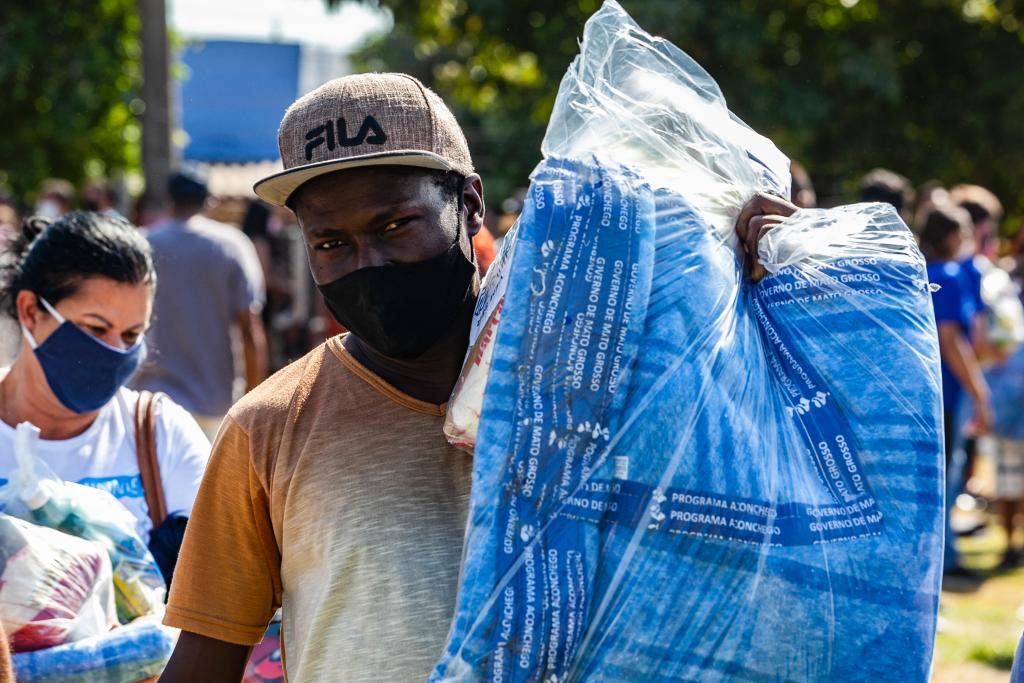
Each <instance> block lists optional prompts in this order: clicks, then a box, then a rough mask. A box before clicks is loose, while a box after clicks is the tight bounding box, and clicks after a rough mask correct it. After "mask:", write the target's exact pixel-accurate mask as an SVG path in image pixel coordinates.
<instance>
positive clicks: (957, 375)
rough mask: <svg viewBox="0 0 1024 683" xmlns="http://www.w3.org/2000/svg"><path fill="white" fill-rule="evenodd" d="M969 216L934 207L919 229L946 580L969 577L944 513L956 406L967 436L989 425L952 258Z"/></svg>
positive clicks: (965, 290)
mask: <svg viewBox="0 0 1024 683" xmlns="http://www.w3.org/2000/svg"><path fill="white" fill-rule="evenodd" d="M970 225H971V223H970V216H969V215H968V214H967V212H966V211H965V210H964V209H962V208H959V207H956V206H950V205H946V206H937V207H936V208H935V209H933V210H932V211H931V213H929V214H928V217H927V218H926V219H925V222H924V226H923V227H922V230H921V251H922V252H923V253H924V255H925V259H926V260H927V261H928V280H929V281H930V282H931V283H932V284H933V285H938V288H937V289H936V290H935V291H934V292H933V293H932V304H933V306H934V308H935V323H936V327H937V328H938V337H939V354H940V356H941V358H942V401H943V418H944V421H945V429H946V431H945V447H946V485H947V486H946V490H947V514H946V555H945V559H944V574H945V576H947V577H972V575H971V573H970V572H969V571H968V570H966V569H964V568H963V567H961V566H960V562H959V557H958V555H957V553H956V547H955V545H954V543H953V538H954V537H953V535H952V534H951V533H950V528H949V511H950V510H951V509H952V502H953V501H954V500H955V497H956V492H958V491H959V490H960V479H961V472H962V463H960V462H959V461H958V459H955V458H953V454H954V453H956V452H957V449H958V448H959V447H960V441H959V438H958V437H959V434H958V433H957V431H958V426H959V425H958V419H957V406H958V405H959V404H960V401H961V397H962V395H964V394H966V396H967V397H968V399H969V400H970V401H971V404H972V406H973V409H974V413H973V414H974V425H973V432H974V434H975V435H982V434H984V433H986V432H987V431H988V428H989V425H990V424H991V423H992V409H991V406H990V402H989V390H988V385H987V384H986V383H985V377H984V375H982V372H981V365H980V364H979V363H978V357H977V354H976V353H975V351H974V348H973V346H972V345H971V341H970V339H971V330H972V328H973V326H974V319H975V316H976V315H977V313H978V303H977V301H976V298H975V297H974V295H973V294H972V293H971V284H970V281H969V279H968V276H967V275H966V274H965V272H964V268H963V266H962V264H961V263H960V262H958V261H957V260H956V257H957V254H958V253H959V252H960V249H961V247H962V246H963V241H964V239H965V237H968V236H969V235H970Z"/></svg>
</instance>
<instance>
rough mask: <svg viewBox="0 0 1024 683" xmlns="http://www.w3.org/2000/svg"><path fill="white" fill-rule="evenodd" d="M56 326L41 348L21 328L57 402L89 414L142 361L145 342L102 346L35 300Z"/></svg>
mask: <svg viewBox="0 0 1024 683" xmlns="http://www.w3.org/2000/svg"><path fill="white" fill-rule="evenodd" d="M37 298H38V299H39V301H40V303H42V304H43V306H44V307H45V308H46V310H47V311H49V313H50V315H52V316H53V317H54V318H55V319H56V320H57V322H58V323H60V326H59V327H58V328H57V329H56V330H54V332H53V334H51V335H50V336H49V337H47V338H46V340H45V341H44V342H43V343H42V344H37V343H36V340H35V339H34V338H33V337H32V334H31V333H30V332H29V331H28V329H26V328H25V326H24V325H22V326H21V332H22V334H23V335H25V339H26V340H27V341H28V343H29V346H31V347H32V350H33V351H34V352H35V354H36V359H37V360H38V361H39V365H40V366H42V368H43V374H44V375H45V377H46V382H47V384H49V385H50V390H51V391H53V393H54V395H55V396H56V397H57V400H58V401H60V402H61V405H63V406H64V407H65V408H67V409H68V410H70V411H72V412H75V413H79V414H81V413H91V412H93V411H96V410H99V409H100V408H102V407H103V406H105V405H106V404H107V403H108V402H109V401H110V399H112V398H114V394H116V393H117V390H118V389H120V388H121V387H122V386H124V383H125V382H127V381H128V379H129V378H130V377H131V376H132V373H134V372H135V371H136V370H137V369H138V367H139V365H140V364H141V363H142V361H143V360H144V359H145V357H146V342H145V340H144V339H139V341H137V342H136V343H134V344H132V345H131V346H130V347H128V348H127V349H119V348H116V347H113V346H110V345H109V344H106V343H104V342H102V341H100V340H99V339H97V338H96V337H93V336H92V335H91V334H89V333H88V332H85V331H83V330H82V329H81V328H79V327H78V325H75V324H74V323H73V322H71V321H69V320H66V319H65V318H64V316H62V315H61V314H60V313H58V312H57V309H55V308H54V307H53V306H51V305H50V304H49V303H48V302H47V301H46V300H45V299H43V298H42V297H39V296H37Z"/></svg>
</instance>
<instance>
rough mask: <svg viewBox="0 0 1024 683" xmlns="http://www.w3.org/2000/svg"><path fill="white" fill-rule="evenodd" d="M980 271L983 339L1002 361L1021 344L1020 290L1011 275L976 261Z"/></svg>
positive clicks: (1023, 336) (984, 260)
mask: <svg viewBox="0 0 1024 683" xmlns="http://www.w3.org/2000/svg"><path fill="white" fill-rule="evenodd" d="M979 262H980V266H981V267H980V268H979V270H981V298H982V300H983V302H984V303H985V308H986V315H985V328H986V332H985V335H986V337H987V340H988V343H989V345H991V346H992V347H993V348H994V349H995V350H996V351H997V352H999V353H1000V354H1002V356H1003V357H1004V358H1006V357H1009V356H1011V355H1013V353H1014V352H1015V351H1016V350H1017V349H1018V348H1019V347H1020V346H1021V344H1024V306H1022V305H1021V300H1020V286H1019V285H1018V284H1017V283H1016V282H1014V281H1013V280H1012V279H1011V278H1010V274H1009V273H1007V272H1006V271H1005V270H1003V269H1002V268H1000V267H998V266H997V265H995V264H994V263H992V262H991V261H989V260H988V259H987V258H984V257H975V263H976V264H979Z"/></svg>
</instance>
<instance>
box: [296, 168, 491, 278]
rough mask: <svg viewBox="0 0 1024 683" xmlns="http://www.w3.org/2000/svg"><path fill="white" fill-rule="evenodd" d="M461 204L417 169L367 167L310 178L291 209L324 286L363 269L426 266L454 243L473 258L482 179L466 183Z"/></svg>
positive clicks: (316, 275) (480, 216)
mask: <svg viewBox="0 0 1024 683" xmlns="http://www.w3.org/2000/svg"><path fill="white" fill-rule="evenodd" d="M461 204H462V206H461V211H460V206H459V202H458V201H457V198H456V197H454V196H452V195H451V194H450V193H446V192H445V191H444V190H443V189H442V188H441V187H440V186H439V185H438V184H437V182H436V180H435V179H434V177H433V176H431V175H430V174H428V173H425V172H423V171H421V170H419V169H410V168H405V167H396V166H370V167H364V168H356V169H351V170H348V171H340V172H337V173H331V174H329V175H325V176H321V177H320V178H316V179H315V180H311V181H310V182H309V183H307V184H306V185H304V186H303V187H302V189H301V190H300V192H299V194H298V196H297V198H296V200H295V202H294V208H295V215H296V216H297V218H298V219H299V225H300V226H301V228H302V233H303V237H304V238H305V241H306V253H307V255H308V256H309V266H310V269H311V270H312V272H313V279H314V280H315V281H316V283H317V284H326V283H328V282H333V281H334V280H337V279H338V278H341V277H344V276H345V275H348V274H349V273H351V272H353V271H356V270H359V269H361V268H367V267H371V266H384V265H389V264H399V263H416V262H418V261H424V260H426V259H429V258H431V257H433V256H437V255H438V254H440V253H441V252H443V251H445V250H446V249H448V247H450V246H451V244H452V242H454V241H455V240H456V238H458V239H459V240H460V242H461V243H462V248H463V251H464V253H465V254H466V255H467V257H471V254H472V251H471V249H472V247H471V244H470V237H472V236H473V235H475V234H476V233H477V232H478V231H479V229H480V227H481V226H482V224H483V194H482V188H481V185H480V179H479V178H477V177H475V176H473V177H471V178H470V179H469V180H467V182H466V184H465V188H464V190H463V193H462V202H461ZM460 224H461V225H463V226H465V229H464V230H459V226H460Z"/></svg>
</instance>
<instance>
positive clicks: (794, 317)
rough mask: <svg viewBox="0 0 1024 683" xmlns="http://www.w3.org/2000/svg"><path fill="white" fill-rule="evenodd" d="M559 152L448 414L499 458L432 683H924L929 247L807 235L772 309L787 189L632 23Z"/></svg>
mask: <svg viewBox="0 0 1024 683" xmlns="http://www.w3.org/2000/svg"><path fill="white" fill-rule="evenodd" d="M543 151H544V153H545V160H544V161H543V162H542V163H541V164H540V166H538V168H537V169H536V170H535V172H534V174H533V176H532V185H531V188H530V192H529V196H528V199H527V202H526V206H525V207H524V211H523V215H522V216H521V218H520V221H519V224H518V227H517V231H516V234H515V236H514V238H513V239H514V244H511V245H510V246H509V248H508V249H507V250H506V253H505V255H504V258H505V259H506V261H507V262H506V263H503V264H500V266H497V268H498V269H499V270H498V271H497V272H498V273H500V275H499V276H498V277H497V279H496V278H494V277H492V278H490V279H489V280H488V282H487V283H485V291H484V293H483V294H482V296H481V301H480V304H479V305H478V309H477V314H478V315H477V320H476V322H477V326H476V327H477V330H478V332H479V333H480V334H479V337H480V338H479V339H478V341H477V343H476V344H475V346H474V349H473V351H471V354H470V358H469V362H468V363H467V367H466V370H465V371H464V375H463V378H462V382H461V383H460V387H459V388H458V389H457V390H456V395H454V396H453V398H452V402H451V404H450V410H451V420H450V424H449V425H448V431H449V433H450V434H451V435H452V436H453V440H454V441H457V442H460V443H462V444H463V445H471V444H472V442H473V439H472V437H473V435H474V434H475V435H476V439H475V454H476V458H475V463H474V468H475V470H474V483H473V492H472V499H471V510H470V520H469V532H468V536H467V547H466V553H465V565H464V568H463V576H462V583H461V586H460V592H459V599H458V605H457V613H456V616H455V619H454V621H453V625H452V631H451V634H450V637H449V643H448V646H447V648H446V652H445V655H444V656H443V658H442V660H441V662H440V663H439V664H438V666H437V669H436V670H435V672H434V676H433V679H434V680H488V681H545V682H547V681H565V680H587V681H648V680H680V681H683V680H686V681H689V680H716V679H727V680H744V681H762V680H787V681H790V680H791V681H808V680H830V681H836V680H871V679H877V680H900V681H907V680H920V681H923V680H926V679H927V676H928V673H929V670H930V665H931V652H932V643H933V640H934V630H935V619H936V613H937V606H938V591H939V580H940V566H941V548H942V492H941V483H940V482H941V481H942V478H943V472H942V462H943V459H942V452H941V449H942V446H941V442H942V439H941V403H940V400H941V399H940V382H939V374H938V367H939V357H938V348H937V342H936V334H935V327H934V319H933V316H932V312H931V300H930V294H929V291H928V285H927V278H926V273H925V266H924V260H923V258H922V257H921V255H920V253H919V252H918V250H917V248H916V246H915V242H914V239H913V236H912V235H911V233H910V232H909V231H908V230H907V228H906V226H905V225H903V223H902V222H901V221H900V219H899V218H898V216H897V215H896V213H895V212H894V211H893V210H892V209H891V208H889V207H886V206H883V205H879V204H865V205H857V206H850V207H843V208H840V209H834V210H830V211H800V212H798V213H797V214H795V215H794V216H793V217H792V218H790V219H789V220H787V221H786V222H785V223H784V224H783V225H781V226H779V227H777V228H775V229H773V230H772V231H770V232H769V233H767V235H766V236H765V237H764V238H762V241H761V245H760V256H761V260H762V262H763V263H764V264H765V265H766V267H767V268H768V269H769V271H770V272H771V275H769V276H768V277H766V278H764V279H763V280H762V281H761V282H759V283H758V284H756V285H754V284H752V283H751V282H750V281H749V279H748V278H747V277H746V276H745V274H744V266H743V262H742V260H741V258H740V257H739V255H738V251H737V247H736V237H735V235H734V233H733V228H732V226H733V222H734V221H735V217H736V215H737V213H738V211H739V209H740V207H741V206H742V205H743V203H744V202H745V201H746V200H747V199H748V198H749V197H750V196H751V195H752V194H753V193H754V192H756V191H759V190H761V191H765V190H767V191H780V190H782V189H783V188H785V187H786V186H787V185H788V172H787V162H786V160H785V159H784V157H782V155H781V154H779V153H778V151H777V150H775V149H774V147H773V146H772V145H771V143H770V142H768V141H767V140H765V139H764V138H761V137H760V136H758V135H756V134H755V133H753V131H751V130H750V129H749V128H747V127H746V126H744V125H743V124H742V123H741V122H739V121H738V120H737V119H735V118H734V117H732V116H731V115H730V114H729V113H728V111H727V109H726V108H725V103H724V100H723V99H722V96H721V93H720V92H719V91H718V88H717V86H716V85H715V84H714V82H713V81H712V80H711V78H710V77H709V76H708V75H707V74H706V73H704V72H703V71H702V70H701V69H700V67H699V66H697V65H696V64H695V63H694V62H693V61H692V60H690V59H689V58H688V57H686V55H684V54H683V53H682V52H680V51H679V50H678V49H677V48H675V47H673V46H671V45H670V44H668V43H666V42H664V41H661V40H658V39H656V38H652V37H651V36H649V35H647V34H645V33H643V32H642V31H641V30H640V29H639V28H638V27H637V26H636V25H635V24H634V23H633V22H632V20H631V19H629V17H628V16H627V15H626V14H625V13H624V12H623V11H622V9H621V8H620V7H619V6H618V5H616V4H614V3H613V2H608V3H606V5H605V6H604V8H602V9H601V10H600V11H599V12H598V13H597V14H596V15H595V16H594V17H593V18H592V19H591V20H590V21H589V22H588V24H587V28H586V31H585V34H584V41H583V43H582V47H581V55H580V57H579V58H577V60H576V62H575V63H574V64H573V66H572V67H571V68H570V70H569V73H568V74H567V75H566V77H565V79H564V80H563V82H562V86H561V90H560V92H559V96H558V101H557V102H556V105H555V112H554V114H553V116H552V121H551V123H550V125H549V128H548V134H547V137H546V138H545V142H544V149H543ZM782 191H784V190H782ZM498 292H500V294H499V293H498ZM495 313H497V315H495ZM484 341H486V343H483V342H484ZM483 351H486V353H483ZM487 354H493V355H491V356H490V360H489V361H488V360H487V358H488V356H487ZM488 363H489V366H488ZM481 387H483V390H482V391H481ZM476 401H481V402H480V403H475V402H476ZM477 416H479V417H478V418H477ZM476 419H478V420H479V424H478V425H477V424H475V422H474V421H475V420H476Z"/></svg>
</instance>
